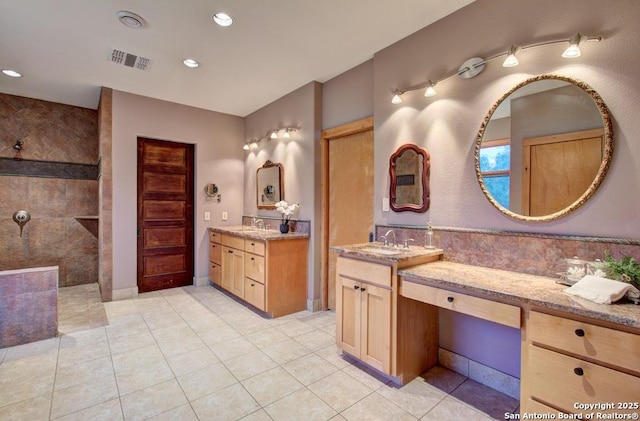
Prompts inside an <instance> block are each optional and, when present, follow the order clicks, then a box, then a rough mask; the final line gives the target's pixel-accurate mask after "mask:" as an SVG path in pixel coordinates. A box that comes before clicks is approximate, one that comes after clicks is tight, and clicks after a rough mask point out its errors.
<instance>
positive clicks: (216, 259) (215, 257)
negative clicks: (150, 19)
mask: <svg viewBox="0 0 640 421" xmlns="http://www.w3.org/2000/svg"><path fill="white" fill-rule="evenodd" d="M209 261H210V262H213V263H216V264H218V265H221V264H222V246H221V245H220V244H217V243H209Z"/></svg>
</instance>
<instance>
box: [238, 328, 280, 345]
mask: <svg viewBox="0 0 640 421" xmlns="http://www.w3.org/2000/svg"><path fill="white" fill-rule="evenodd" d="M246 338H247V339H248V340H250V341H251V342H252V343H253V344H254V345H255V346H257V347H260V348H266V347H268V346H271V345H275V344H277V343H279V342H282V341H286V340H288V339H289V337H288V336H287V335H285V334H284V333H282V332H280V331H279V330H277V329H276V328H269V329H266V330H262V331H260V332H255V333H252V334H249V335H247V336H246Z"/></svg>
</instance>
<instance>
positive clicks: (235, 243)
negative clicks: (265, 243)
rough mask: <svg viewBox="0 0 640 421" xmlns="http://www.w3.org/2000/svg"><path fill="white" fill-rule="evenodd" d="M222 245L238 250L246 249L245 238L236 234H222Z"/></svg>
mask: <svg viewBox="0 0 640 421" xmlns="http://www.w3.org/2000/svg"><path fill="white" fill-rule="evenodd" d="M221 243H222V245H223V246H227V247H232V248H234V249H238V250H244V238H242V237H236V236H234V235H227V234H222V242H221Z"/></svg>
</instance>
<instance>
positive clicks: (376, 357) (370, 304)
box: [336, 256, 439, 385]
mask: <svg viewBox="0 0 640 421" xmlns="http://www.w3.org/2000/svg"><path fill="white" fill-rule="evenodd" d="M438 258H439V257H438V256H436V257H435V259H438ZM397 270H398V263H397V262H393V263H392V262H372V261H366V260H359V259H352V258H348V257H345V256H339V257H338V259H337V262H336V344H337V346H338V347H339V348H341V349H342V350H343V352H345V353H347V354H349V355H351V356H353V357H355V358H357V359H359V360H361V361H362V362H364V363H366V364H367V365H369V366H370V367H373V368H375V369H376V370H378V371H380V372H382V373H384V374H387V375H389V376H391V377H392V378H393V380H394V382H395V383H398V384H401V385H402V384H405V383H407V382H409V381H411V380H412V379H414V378H415V377H416V376H418V375H420V374H421V373H423V372H424V371H426V370H427V369H429V368H431V367H432V366H434V365H435V364H436V362H437V346H438V312H437V308H435V307H433V306H429V305H426V304H424V303H420V302H417V301H415V300H409V299H406V298H404V297H402V296H400V295H399V294H398V276H397Z"/></svg>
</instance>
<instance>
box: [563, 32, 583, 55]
mask: <svg viewBox="0 0 640 421" xmlns="http://www.w3.org/2000/svg"><path fill="white" fill-rule="evenodd" d="M581 41H582V35H580V33H577V34H575V35H574V36H573V37H571V39H570V40H569V46H568V47H567V49H566V50H564V52H563V53H562V57H564V58H576V57H580V42H581Z"/></svg>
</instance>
